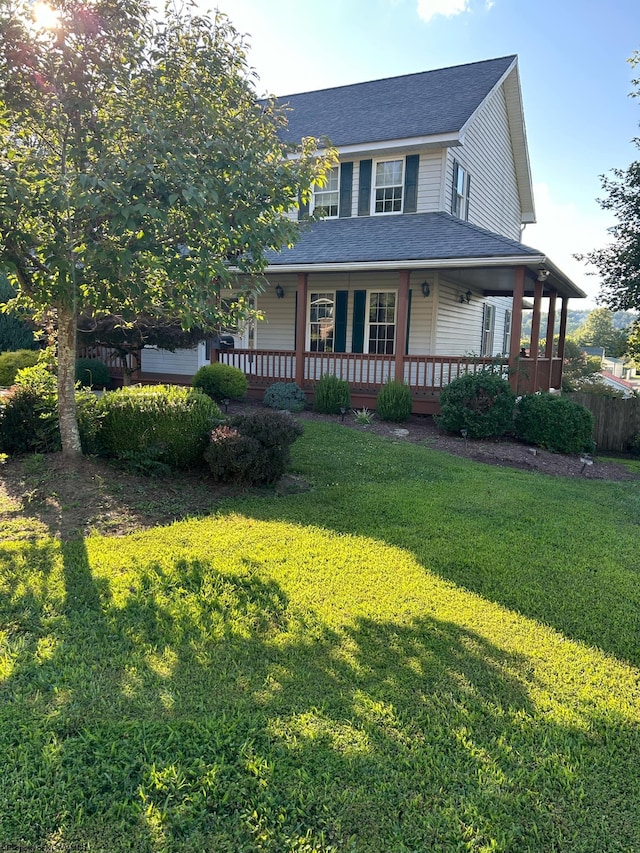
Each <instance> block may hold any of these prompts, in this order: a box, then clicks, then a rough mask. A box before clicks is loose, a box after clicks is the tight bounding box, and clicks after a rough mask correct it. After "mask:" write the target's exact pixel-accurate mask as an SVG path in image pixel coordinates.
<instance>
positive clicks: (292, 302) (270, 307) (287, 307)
mask: <svg viewBox="0 0 640 853" xmlns="http://www.w3.org/2000/svg"><path fill="white" fill-rule="evenodd" d="M269 281H270V285H271V286H270V287H268V288H267V289H266V290H265V292H264V293H260V294H259V295H258V298H257V300H256V305H257V307H258V309H259V310H260V311H261V312H262V313H263V314H264V316H265V319H264V320H262V321H261V322H258V324H257V326H256V336H255V345H256V349H266V350H293V349H294V335H295V323H296V290H297V287H298V277H297V276H296V275H291V274H289V275H273V276H270V277H269ZM276 284H279V285H280V286H281V287H282V289H283V290H284V297H283V298H282V299H278V297H277V296H276V293H275V287H276Z"/></svg>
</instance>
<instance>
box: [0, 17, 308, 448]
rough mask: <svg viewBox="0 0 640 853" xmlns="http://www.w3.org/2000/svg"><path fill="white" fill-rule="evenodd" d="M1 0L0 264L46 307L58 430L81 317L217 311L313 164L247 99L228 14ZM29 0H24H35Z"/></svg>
mask: <svg viewBox="0 0 640 853" xmlns="http://www.w3.org/2000/svg"><path fill="white" fill-rule="evenodd" d="M54 3H55V11H56V13H57V16H58V17H57V23H56V25H55V26H54V27H51V28H49V29H45V28H42V27H38V26H36V25H34V22H33V20H32V17H31V13H32V8H33V7H32V5H31V4H30V3H29V2H27V0H15V2H11V3H7V2H6V0H1V1H0V45H1V47H0V268H4V269H5V270H6V271H7V273H8V274H9V277H10V279H11V281H12V283H13V284H15V285H16V286H17V288H18V298H19V300H20V301H21V302H22V303H29V304H30V305H31V306H34V307H35V308H36V309H39V310H41V311H43V310H50V311H52V312H53V314H54V316H55V317H56V318H57V333H58V365H59V367H58V379H59V402H60V427H61V432H62V442H63V448H64V449H65V451H66V452H69V453H72V452H79V442H78V436H77V422H76V418H75V413H74V411H73V399H74V397H73V377H74V365H75V355H76V352H75V350H76V321H77V318H78V316H80V315H81V314H83V313H87V314H92V315H93V314H96V313H100V312H102V313H107V314H120V313H123V314H126V315H128V316H131V315H137V314H141V313H142V314H144V313H148V314H152V315H155V314H159V315H161V316H169V315H171V316H175V317H176V318H177V319H178V320H179V322H180V323H181V325H182V326H183V327H184V328H187V329H188V328H192V327H194V326H197V325H203V326H204V325H216V324H218V323H219V322H220V315H221V312H222V310H223V309H222V307H221V306H222V300H221V298H220V291H221V289H224V288H225V287H227V286H233V285H234V284H236V283H237V276H238V273H243V274H245V275H247V276H248V277H249V279H250V280H256V279H255V278H252V277H259V276H260V274H261V273H262V271H263V269H264V267H265V264H266V262H265V251H266V250H267V249H279V248H281V247H282V246H283V245H290V244H292V243H293V242H294V241H295V239H296V236H297V223H295V222H293V221H292V220H291V219H290V218H289V217H288V216H287V211H288V210H289V209H290V208H291V207H293V206H295V204H296V203H297V199H298V195H299V193H302V196H303V198H304V197H305V195H306V194H308V191H309V187H310V185H311V183H312V181H313V180H314V178H316V177H317V176H318V175H319V174H320V175H321V174H322V170H323V167H324V163H323V162H319V161H318V160H317V159H316V157H315V154H314V152H315V150H316V147H317V145H316V141H315V140H312V139H308V140H303V141H302V143H301V146H300V148H299V150H298V151H297V152H296V156H288V155H290V154H292V153H294V152H292V151H291V150H290V149H289V148H288V147H286V146H285V145H284V144H283V143H282V142H281V141H280V139H279V136H278V132H279V131H280V130H281V128H282V127H283V125H284V123H285V117H284V113H283V112H282V111H281V110H280V109H279V108H278V107H277V106H276V105H275V104H274V103H271V102H269V103H267V104H266V105H265V104H260V103H259V102H258V101H257V99H256V96H255V91H254V88H253V84H252V76H251V72H250V71H249V70H248V68H247V65H246V60H245V53H244V50H243V46H242V42H241V40H240V39H239V37H238V35H237V33H236V32H235V30H234V29H233V27H232V26H231V25H230V24H229V22H228V21H227V19H226V18H225V17H224V16H221V15H218V14H217V15H216V16H215V17H214V18H213V19H209V18H207V17H199V16H196V15H195V14H190V13H189V12H186V11H184V8H183V9H182V10H180V11H171V10H167V12H166V15H165V17H164V18H163V19H162V20H155V19H154V18H153V13H152V11H151V8H150V7H149V6H147V4H146V3H145V2H144V0H118V2H113V0H86V2H78V0H54ZM36 5H37V4H36Z"/></svg>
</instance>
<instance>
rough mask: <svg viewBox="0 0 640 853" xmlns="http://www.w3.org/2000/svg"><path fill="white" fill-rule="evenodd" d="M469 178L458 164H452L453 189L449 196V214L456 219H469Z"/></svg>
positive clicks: (456, 162) (455, 162)
mask: <svg viewBox="0 0 640 853" xmlns="http://www.w3.org/2000/svg"><path fill="white" fill-rule="evenodd" d="M470 186H471V178H470V177H469V173H468V172H467V170H466V169H465V168H464V167H463V166H461V165H460V163H458V161H457V160H455V161H454V163H453V189H452V195H451V213H452V214H453V215H454V216H457V217H458V219H468V218H469V187H470Z"/></svg>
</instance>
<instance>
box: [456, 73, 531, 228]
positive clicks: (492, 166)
mask: <svg viewBox="0 0 640 853" xmlns="http://www.w3.org/2000/svg"><path fill="white" fill-rule="evenodd" d="M454 160H457V161H458V162H459V163H460V164H461V165H462V166H464V168H465V169H467V171H468V172H469V174H470V176H471V193H470V200H469V222H472V223H473V224H474V225H479V226H481V227H482V228H487V229H488V230H489V231H494V232H495V233H497V234H503V235H504V236H505V237H510V238H511V239H512V240H519V239H520V223H521V210H520V200H519V197H518V186H517V181H516V172H515V164H514V157H513V149H512V146H511V136H510V133H509V122H508V117H507V106H506V102H505V97H504V90H503V89H502V88H500V89H498V91H496V92H495V93H494V94H493V95H492V96H491V98H489V99H488V101H487V102H486V103H485V104H484V105H483V107H482V108H481V109H480V111H479V113H478V115H477V116H476V117H475V119H474V121H473V122H472V124H471V125H470V126H469V128H468V129H467V131H466V134H465V142H464V145H462V146H460V147H458V148H452V149H450V150H449V152H448V156H447V169H446V175H445V211H446V212H451V190H452V183H453V163H454Z"/></svg>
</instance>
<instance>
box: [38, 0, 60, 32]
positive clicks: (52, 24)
mask: <svg viewBox="0 0 640 853" xmlns="http://www.w3.org/2000/svg"><path fill="white" fill-rule="evenodd" d="M33 20H34V21H35V24H36V26H37V27H39V28H40V29H43V30H53V29H55V28H56V27H57V26H58V24H59V23H60V13H59V12H58V10H57V9H54V8H53V7H52V6H50V5H49V4H48V3H45V2H42V0H38V2H37V3H34V4H33Z"/></svg>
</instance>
